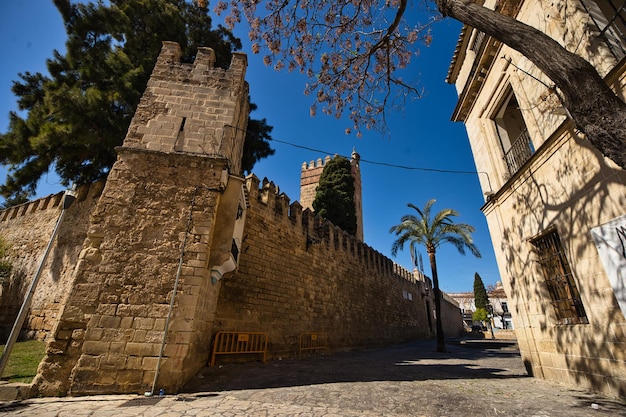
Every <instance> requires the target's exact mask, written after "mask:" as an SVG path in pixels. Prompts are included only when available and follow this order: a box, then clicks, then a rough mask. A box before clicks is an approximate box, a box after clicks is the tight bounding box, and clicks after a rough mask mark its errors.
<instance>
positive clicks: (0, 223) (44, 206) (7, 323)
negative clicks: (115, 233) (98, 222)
mask: <svg viewBox="0 0 626 417" xmlns="http://www.w3.org/2000/svg"><path fill="white" fill-rule="evenodd" d="M103 187H104V183H103V182H99V183H94V184H92V185H91V186H84V187H80V188H79V189H78V190H76V200H75V201H74V203H73V204H72V206H71V207H70V208H69V209H67V211H66V213H65V218H64V221H63V224H61V225H60V226H59V229H58V231H57V237H56V239H55V240H54V242H53V246H52V248H51V251H50V254H49V256H48V259H47V261H46V264H45V265H44V269H43V272H42V274H41V276H40V279H39V283H38V285H37V288H36V290H35V293H34V294H33V299H32V307H31V309H30V313H29V315H28V316H27V319H26V322H25V324H24V327H23V330H22V335H21V337H25V338H36V339H40V340H43V339H44V338H45V337H46V335H47V334H48V332H50V331H51V330H52V328H53V326H54V324H55V323H56V321H57V319H58V317H59V312H60V309H61V307H62V305H63V303H64V302H65V299H66V297H67V294H68V293H69V290H70V288H71V282H72V281H71V275H72V272H73V270H74V265H76V260H77V258H78V253H79V252H80V249H81V247H82V244H83V241H84V239H85V233H86V230H87V225H88V222H89V212H90V210H91V208H92V207H93V206H94V205H95V202H96V201H97V199H98V197H99V196H100V193H101V192H102V188H103ZM62 200H63V193H58V194H54V195H50V196H48V197H45V198H40V199H37V200H34V201H31V202H29V203H26V204H22V205H19V206H16V207H12V208H9V209H6V210H3V211H0V235H1V236H2V237H3V238H4V239H5V240H6V241H7V242H8V243H9V244H10V245H11V247H10V250H9V257H10V259H11V262H12V264H13V268H14V273H13V275H12V277H11V279H10V280H8V281H6V282H3V283H1V284H0V343H4V341H5V340H6V338H7V337H8V335H9V333H10V331H11V328H12V326H13V322H14V321H15V318H16V317H17V314H18V312H19V309H20V306H21V305H22V302H23V301H24V297H25V295H26V291H27V290H28V288H29V287H30V284H31V282H32V279H33V277H34V276H35V272H36V271H37V268H38V267H39V264H40V262H41V259H42V257H43V254H44V251H45V249H46V246H47V245H48V242H49V240H50V237H51V236H52V231H53V229H54V226H55V224H56V222H57V219H58V218H59V215H60V214H61V206H60V205H61V202H62Z"/></svg>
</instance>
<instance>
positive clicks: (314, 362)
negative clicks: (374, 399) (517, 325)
mask: <svg viewBox="0 0 626 417" xmlns="http://www.w3.org/2000/svg"><path fill="white" fill-rule="evenodd" d="M473 343H476V342H473ZM488 343H489V342H483V341H481V345H479V344H478V343H476V344H475V345H473V346H472V347H471V348H470V347H467V346H464V345H460V344H454V343H448V345H447V349H448V352H447V353H438V352H436V351H435V349H434V342H432V341H417V342H411V343H406V344H402V345H396V346H392V347H388V348H380V349H368V350H360V351H353V352H343V353H336V354H331V355H315V356H307V357H304V358H302V359H296V358H289V359H276V360H271V361H268V362H267V363H266V364H263V363H260V362H247V363H226V364H223V365H216V366H213V367H206V368H204V369H202V370H201V371H200V372H199V373H198V374H197V375H196V377H195V378H194V379H193V380H192V381H190V382H189V383H188V384H187V385H186V386H185V388H184V390H183V391H184V392H187V393H193V392H205V391H230V390H244V389H263V388H279V387H293V386H303V385H316V384H329V383H338V382H373V381H424V380H437V379H480V378H490V379H497V378H503V379H508V378H526V377H528V375H527V373H526V370H525V368H524V364H523V363H522V360H521V358H520V355H519V352H518V351H517V349H516V345H515V344H514V343H512V344H511V343H508V344H506V343H502V342H500V343H498V344H497V345H496V346H493V345H488ZM218 363H219V361H218ZM494 364H495V365H496V366H497V367H494Z"/></svg>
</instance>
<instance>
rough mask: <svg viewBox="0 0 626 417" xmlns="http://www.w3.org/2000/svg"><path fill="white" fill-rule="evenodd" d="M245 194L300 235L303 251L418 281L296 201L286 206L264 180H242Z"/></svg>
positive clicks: (315, 165) (282, 197) (320, 164)
mask: <svg viewBox="0 0 626 417" xmlns="http://www.w3.org/2000/svg"><path fill="white" fill-rule="evenodd" d="M328 160H329V159H328V158H327V161H328ZM323 166H324V162H323V161H321V159H320V160H318V162H312V163H311V165H308V167H312V169H316V168H319V167H322V168H323ZM303 169H304V165H303ZM307 169H309V168H307ZM246 192H247V194H248V198H249V200H250V202H251V205H252V207H253V210H258V211H259V212H261V214H262V215H263V216H264V217H266V218H273V219H275V220H276V221H278V222H279V223H280V224H281V225H287V226H288V227H290V228H291V230H292V231H293V232H296V233H298V234H299V235H301V245H302V247H303V248H304V250H305V251H309V250H314V248H317V247H320V248H325V250H328V251H330V252H333V255H331V256H337V257H346V256H348V257H351V258H353V259H354V260H356V261H357V262H359V263H361V264H363V265H365V266H366V267H367V268H369V269H371V270H373V271H375V272H376V273H378V274H379V275H382V276H389V277H396V278H401V279H404V280H406V281H409V282H411V283H416V282H418V281H421V280H420V279H419V278H418V277H417V276H416V275H415V274H414V273H413V272H411V271H409V270H408V269H406V268H404V267H402V266H400V265H398V264H396V263H395V262H393V261H392V260H391V259H389V258H387V257H386V256H385V255H383V254H382V253H380V252H378V251H376V250H375V249H373V248H371V247H370V246H368V245H367V244H365V243H364V242H362V241H361V240H359V239H357V238H355V237H354V236H352V235H350V234H349V233H348V232H346V231H344V230H342V229H341V228H339V227H338V226H335V225H334V224H332V223H331V222H330V221H328V220H326V219H323V218H322V217H321V216H316V215H315V214H314V213H313V212H312V211H311V210H310V209H309V208H306V207H303V206H302V204H300V203H299V202H298V201H295V202H293V203H291V204H290V198H289V197H288V196H287V195H286V194H285V193H281V192H280V188H279V187H278V186H277V185H276V184H274V182H272V181H269V180H268V179H267V178H264V179H263V180H259V178H258V177H256V176H255V175H254V174H251V175H249V176H248V177H246ZM254 203H258V204H254Z"/></svg>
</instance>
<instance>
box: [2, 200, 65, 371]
mask: <svg viewBox="0 0 626 417" xmlns="http://www.w3.org/2000/svg"><path fill="white" fill-rule="evenodd" d="M75 199H76V196H75V195H74V191H70V190H67V191H65V195H64V196H63V205H62V209H61V214H60V215H59V218H58V219H57V223H56V225H55V226H54V230H53V231H52V236H50V240H49V241H48V246H47V247H46V250H45V252H44V254H43V257H42V258H41V261H40V262H39V267H38V268H37V272H36V273H35V277H34V278H33V281H32V282H31V283H30V287H29V288H28V292H27V293H26V298H25V299H24V302H23V303H22V307H21V308H20V312H19V313H18V315H17V318H16V319H15V323H13V328H12V329H11V333H10V334H9V339H8V340H7V344H6V346H5V347H4V352H2V357H1V358H0V375H2V373H3V372H4V368H5V367H6V364H7V362H8V361H9V355H11V350H12V349H13V345H15V342H16V341H17V337H18V335H19V334H20V330H21V329H22V325H23V324H24V320H25V319H26V315H27V314H28V310H29V309H30V304H31V302H32V300H33V294H34V293H35V289H36V288H37V283H38V282H39V277H40V276H41V272H42V271H43V267H44V264H45V263H46V259H48V255H49V254H50V249H52V243H53V242H54V238H55V237H56V235H57V232H58V231H59V226H60V225H61V222H62V221H63V216H65V210H67V209H68V208H69V207H70V206H71V205H72V203H73V202H74V200H75Z"/></svg>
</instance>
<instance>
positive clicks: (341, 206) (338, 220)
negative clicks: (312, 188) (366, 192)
mask: <svg viewBox="0 0 626 417" xmlns="http://www.w3.org/2000/svg"><path fill="white" fill-rule="evenodd" d="M351 167H352V166H351V165H350V161H349V160H348V159H347V158H344V157H342V156H335V157H334V158H332V159H331V160H329V161H328V162H326V165H324V170H323V171H322V175H321V176H320V180H319V183H318V185H317V190H316V193H315V200H313V209H314V210H315V212H316V213H317V214H319V215H320V216H322V217H323V218H325V219H327V220H330V221H331V222H332V223H333V224H334V225H335V226H339V227H340V228H341V229H343V230H345V231H346V232H348V233H350V234H351V235H354V234H355V233H356V208H355V204H354V178H353V177H352V174H351Z"/></svg>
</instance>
